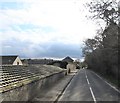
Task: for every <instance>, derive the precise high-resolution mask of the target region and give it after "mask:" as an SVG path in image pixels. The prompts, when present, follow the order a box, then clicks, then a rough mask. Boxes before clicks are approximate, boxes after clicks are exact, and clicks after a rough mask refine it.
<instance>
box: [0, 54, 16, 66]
mask: <svg viewBox="0 0 120 103" xmlns="http://www.w3.org/2000/svg"><path fill="white" fill-rule="evenodd" d="M17 57H18V56H17V55H14V56H0V60H2V64H13V62H14V61H15V59H16V58H17Z"/></svg>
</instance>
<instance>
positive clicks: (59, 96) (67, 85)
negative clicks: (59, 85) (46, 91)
mask: <svg viewBox="0 0 120 103" xmlns="http://www.w3.org/2000/svg"><path fill="white" fill-rule="evenodd" d="M78 72H79V71H78ZM78 72H76V74H75V75H77V73H78ZM75 75H73V76H72V77H71V79H70V81H69V82H68V83H67V84H66V86H65V87H64V89H63V90H62V91H61V93H60V94H59V95H58V97H57V98H56V100H55V101H54V102H53V103H57V102H58V101H59V99H60V98H61V96H62V95H63V94H64V92H65V90H66V89H67V87H69V85H70V83H71V81H72V80H73V78H74V77H75Z"/></svg>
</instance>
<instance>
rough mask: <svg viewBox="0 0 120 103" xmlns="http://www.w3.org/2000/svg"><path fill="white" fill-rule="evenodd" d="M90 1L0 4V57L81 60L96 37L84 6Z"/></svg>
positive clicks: (4, 0)
mask: <svg viewBox="0 0 120 103" xmlns="http://www.w3.org/2000/svg"><path fill="white" fill-rule="evenodd" d="M88 1H89V2H90V0H0V37H1V38H0V41H1V42H0V44H1V52H0V55H19V56H20V57H21V58H64V57H66V56H70V57H72V58H81V57H82V47H83V41H84V40H85V39H87V38H92V37H93V36H94V35H95V34H96V30H97V26H96V24H95V22H93V21H92V20H89V19H87V18H86V17H85V16H86V15H88V14H89V12H88V10H87V9H86V8H85V6H84V4H85V3H86V2H88Z"/></svg>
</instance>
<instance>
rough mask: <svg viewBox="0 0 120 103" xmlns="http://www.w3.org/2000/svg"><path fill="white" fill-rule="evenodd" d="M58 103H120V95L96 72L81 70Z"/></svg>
mask: <svg viewBox="0 0 120 103" xmlns="http://www.w3.org/2000/svg"><path fill="white" fill-rule="evenodd" d="M58 101H93V102H95V103H96V102H97V101H120V93H119V91H117V90H115V89H114V88H113V87H112V86H110V85H108V84H107V83H106V82H105V81H104V80H103V79H102V78H100V77H99V76H98V75H97V74H95V73H94V72H92V71H90V70H87V69H81V70H80V71H79V72H78V73H77V74H76V76H74V78H73V79H72V81H71V82H70V84H69V85H68V86H67V88H66V89H65V91H64V92H63V94H62V96H61V97H60V98H59V99H58Z"/></svg>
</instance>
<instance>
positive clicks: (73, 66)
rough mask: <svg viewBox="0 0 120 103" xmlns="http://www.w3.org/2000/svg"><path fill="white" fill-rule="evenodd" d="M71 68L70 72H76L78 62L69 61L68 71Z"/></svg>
mask: <svg viewBox="0 0 120 103" xmlns="http://www.w3.org/2000/svg"><path fill="white" fill-rule="evenodd" d="M69 69H70V72H75V71H76V64H75V63H68V65H67V73H68V71H69Z"/></svg>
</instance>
